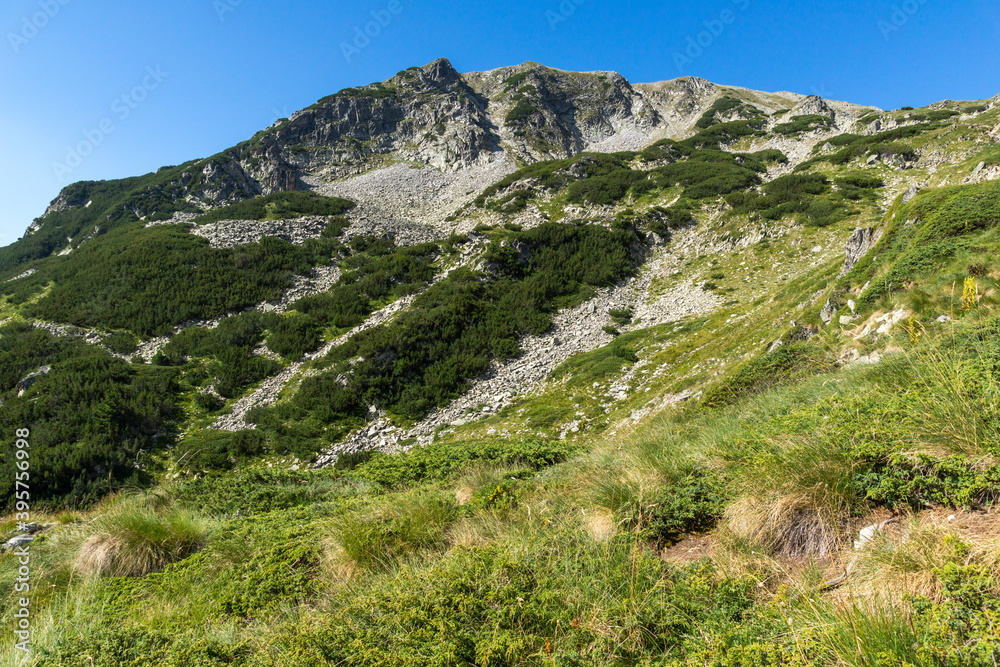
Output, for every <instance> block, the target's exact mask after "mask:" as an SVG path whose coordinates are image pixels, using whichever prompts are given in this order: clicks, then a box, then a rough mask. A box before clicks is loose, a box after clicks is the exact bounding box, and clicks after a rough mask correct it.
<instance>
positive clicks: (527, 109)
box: [504, 99, 538, 125]
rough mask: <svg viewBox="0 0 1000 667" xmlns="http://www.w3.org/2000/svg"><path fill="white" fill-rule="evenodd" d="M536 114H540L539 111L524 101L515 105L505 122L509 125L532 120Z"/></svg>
mask: <svg viewBox="0 0 1000 667" xmlns="http://www.w3.org/2000/svg"><path fill="white" fill-rule="evenodd" d="M536 113H538V109H537V108H536V107H535V106H534V105H532V104H531V103H530V102H528V101H527V100H524V99H522V100H519V101H518V102H517V104H515V105H514V108H513V109H511V110H510V111H508V112H507V116H506V117H505V118H504V121H505V122H506V123H507V124H508V125H510V124H516V123H520V122H522V121H525V120H527V119H529V118H531V117H532V116H534V115H535V114H536Z"/></svg>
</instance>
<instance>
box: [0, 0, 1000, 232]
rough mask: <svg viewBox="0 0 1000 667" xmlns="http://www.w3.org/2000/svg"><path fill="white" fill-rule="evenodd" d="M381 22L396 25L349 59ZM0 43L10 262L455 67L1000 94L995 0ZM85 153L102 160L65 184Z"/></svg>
mask: <svg viewBox="0 0 1000 667" xmlns="http://www.w3.org/2000/svg"><path fill="white" fill-rule="evenodd" d="M397 3H398V4H397ZM373 11H374V12H376V15H377V16H380V17H381V19H382V21H383V23H386V25H385V26H384V27H381V26H377V27H378V34H377V35H376V36H375V37H374V38H372V39H371V40H370V43H368V44H367V45H365V46H364V48H362V49H360V50H359V52H357V53H351V54H349V56H350V57H346V56H345V54H344V52H343V47H342V43H344V42H347V43H350V42H352V41H353V40H354V37H355V35H356V29H361V30H363V29H364V28H365V27H366V24H367V23H368V22H370V21H372V20H373V16H372V12H373ZM369 30H370V31H371V32H375V27H371V26H370V27H369ZM0 37H2V40H0V91H2V94H0V151H2V155H0V157H2V160H0V245H6V244H8V243H11V242H13V241H14V240H16V239H17V238H18V237H20V235H21V234H22V233H23V231H24V229H25V228H26V227H27V226H28V224H29V223H30V222H31V220H32V219H33V218H35V217H37V216H38V215H40V214H41V213H42V212H43V211H44V208H45V206H46V204H47V203H48V202H49V201H50V200H51V199H52V198H53V197H54V196H55V195H56V194H57V193H58V192H59V190H60V188H61V187H62V186H63V185H66V184H67V183H69V182H72V181H77V180H97V179H108V178H119V177H123V176H130V175H137V174H142V173H146V172H149V171H152V170H155V169H156V168H158V167H160V166H162V165H166V164H178V163H181V162H184V161H186V160H189V159H193V158H197V157H204V156H208V155H211V154H213V153H216V152H218V151H220V150H222V149H224V148H226V147H228V146H231V145H233V144H235V143H238V142H239V141H241V140H243V139H246V138H248V137H250V136H251V135H252V134H253V133H254V132H256V131H257V130H260V129H262V128H264V127H267V126H268V125H270V124H271V123H272V122H273V121H274V120H276V119H277V118H278V117H282V116H287V115H288V114H290V113H291V112H293V111H295V110H296V109H299V108H302V107H305V106H308V105H309V104H312V103H313V102H315V101H316V100H317V99H319V98H320V97H323V96H325V95H328V94H331V93H333V92H336V91H337V90H340V89H341V88H345V87H348V86H355V85H360V84H365V83H370V82H372V81H379V80H382V79H385V78H387V77H389V76H391V75H393V74H395V73H396V72H397V71H399V70H402V69H405V68H406V67H409V66H411V65H422V64H425V63H427V62H430V61H432V60H434V59H435V58H438V57H441V56H444V57H447V58H449V59H450V60H451V61H452V63H453V64H454V65H455V67H456V68H457V69H458V70H460V71H472V70H484V69H491V68H495V67H500V66H504V65H514V64H518V63H521V62H524V61H527V60H532V61H536V62H540V63H543V64H546V65H549V66H552V67H558V68H562V69H568V70H581V71H586V70H599V69H600V70H615V71H618V72H621V73H622V74H623V75H624V76H625V77H627V78H628V79H629V80H630V81H633V82H646V81H659V80H664V79H671V78H675V77H677V76H682V75H697V76H701V77H704V78H707V79H710V80H712V81H715V82H718V83H725V84H732V85H740V86H746V87H750V88H756V89H761V90H791V91H795V92H801V93H816V94H821V95H823V96H824V97H829V98H831V99H840V100H847V101H851V102H857V103H864V104H874V105H877V106H880V107H883V108H898V107H900V106H903V105H911V106H920V105H924V104H929V103H931V102H935V101H938V100H941V99H946V98H950V99H982V98H987V97H992V96H994V95H996V94H997V93H1000V49H998V48H997V45H998V44H1000V6H998V3H997V2H996V0H966V1H964V2H961V3H960V2H952V1H946V0H905V1H900V0H896V1H892V0H889V1H883V0H873V1H862V0H845V1H838V2H833V1H827V2H803V1H802V0H798V1H795V0H771V1H766V0H708V1H705V2H675V1H673V0H657V1H655V2H650V1H643V2H640V1H633V0H615V1H610V0H564V1H563V2H561V3H560V0H542V1H541V2H527V1H522V0H512V1H508V2H473V1H468V0H465V1H455V0H443V1H442V0H439V1H437V2H434V3H429V2H422V1H421V0H358V1H354V2H340V1H336V0H334V1H331V2H302V1H301V0H281V1H280V2H278V1H277V0H171V1H170V2H135V0H129V1H127V2H126V1H125V0H5V2H4V3H3V8H2V9H0ZM699 39H700V41H701V42H702V45H703V46H700V47H692V46H691V44H692V41H694V42H697V41H698V40H699ZM689 40H691V41H689ZM362 44H363V42H362ZM689 48H690V53H689V54H688V53H686V52H687V51H688V49H689ZM699 49H700V52H699ZM689 55H690V56H692V57H691V58H690V59H689V60H684V59H686V58H688V56H689ZM679 56H680V58H679ZM679 61H680V63H679ZM157 71H158V72H159V73H158V74H157V75H156V76H153V75H152V74H150V72H153V73H156V72H157ZM123 95H125V96H126V99H125V100H124V101H122V99H121V98H122V96H123ZM102 123H103V127H102ZM88 133H89V137H90V139H88V138H87V137H88ZM81 141H89V142H90V143H91V145H92V146H93V150H92V152H91V153H90V154H89V155H87V156H85V157H81V158H80V160H79V164H78V165H76V166H75V167H74V168H73V169H72V170H71V171H70V172H69V173H62V174H60V175H59V176H57V174H56V168H55V163H64V164H65V163H66V162H67V148H68V147H69V146H72V145H77V144H79V143H80V142H81ZM72 161H73V160H71V162H72Z"/></svg>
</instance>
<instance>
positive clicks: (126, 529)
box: [75, 500, 208, 577]
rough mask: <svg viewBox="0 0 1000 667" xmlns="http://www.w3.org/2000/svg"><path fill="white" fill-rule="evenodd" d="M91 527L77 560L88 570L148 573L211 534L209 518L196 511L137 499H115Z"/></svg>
mask: <svg viewBox="0 0 1000 667" xmlns="http://www.w3.org/2000/svg"><path fill="white" fill-rule="evenodd" d="M153 505H161V503H159V502H154V503H153ZM93 528H94V532H93V533H92V534H91V535H90V536H89V537H88V538H87V539H86V540H85V541H84V542H83V544H82V545H81V546H80V548H79V551H78V553H77V556H76V561H75V567H76V569H77V570H78V571H80V572H82V573H84V574H99V575H104V576H114V577H141V576H145V575H147V574H149V573H151V572H156V571H158V570H161V569H163V568H164V567H166V566H167V565H169V564H170V563H174V562H176V561H179V560H181V559H182V558H184V557H185V556H188V555H190V554H192V553H194V552H195V551H198V550H199V549H201V548H202V547H203V546H204V545H205V543H206V541H207V539H208V526H207V523H206V522H205V521H204V520H203V519H201V518H200V517H198V516H196V515H195V514H193V513H192V512H188V511H184V510H179V509H172V508H168V509H161V510H157V509H152V508H151V507H149V506H148V504H147V503H144V502H140V501H136V500H124V501H122V502H116V503H114V504H113V505H112V507H111V509H110V511H109V512H108V513H106V514H103V515H101V516H99V517H98V518H97V519H96V520H95V521H94V523H93Z"/></svg>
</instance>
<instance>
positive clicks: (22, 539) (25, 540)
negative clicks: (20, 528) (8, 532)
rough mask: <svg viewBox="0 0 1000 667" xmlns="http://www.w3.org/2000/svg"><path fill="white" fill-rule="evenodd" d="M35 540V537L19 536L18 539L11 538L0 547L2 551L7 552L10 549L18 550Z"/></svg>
mask: <svg viewBox="0 0 1000 667" xmlns="http://www.w3.org/2000/svg"><path fill="white" fill-rule="evenodd" d="M34 540H35V536H34V535H18V536H17V537H12V538H10V539H9V540H7V541H6V542H5V543H4V544H3V545H0V551H7V550H8V549H16V548H17V547H19V546H22V545H25V544H29V543H31V542H33V541H34Z"/></svg>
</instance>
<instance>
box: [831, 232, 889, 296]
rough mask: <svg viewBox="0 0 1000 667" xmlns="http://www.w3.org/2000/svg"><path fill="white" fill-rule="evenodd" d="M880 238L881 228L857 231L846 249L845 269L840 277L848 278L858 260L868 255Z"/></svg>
mask: <svg viewBox="0 0 1000 667" xmlns="http://www.w3.org/2000/svg"><path fill="white" fill-rule="evenodd" d="M880 238H882V228H881V227H879V228H877V229H873V228H860V229H855V230H854V233H853V234H851V237H850V238H849V239H847V244H846V246H845V247H844V254H845V258H844V268H843V269H841V271H840V277H843V276H846V275H847V274H848V273H849V272H850V270H851V269H853V268H854V265H855V264H857V263H858V260H860V259H861V258H862V257H864V256H865V255H866V254H868V251H869V250H871V249H872V247H873V246H874V245H875V244H876V243H878V240H879V239H880ZM862 291H864V290H862Z"/></svg>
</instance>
